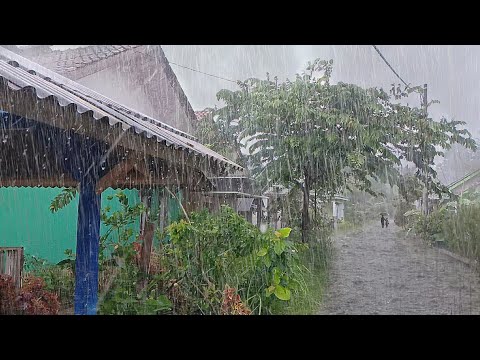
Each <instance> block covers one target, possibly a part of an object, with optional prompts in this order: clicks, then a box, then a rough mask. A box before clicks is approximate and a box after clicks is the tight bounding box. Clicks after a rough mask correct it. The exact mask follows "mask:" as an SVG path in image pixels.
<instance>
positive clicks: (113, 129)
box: [0, 45, 480, 315]
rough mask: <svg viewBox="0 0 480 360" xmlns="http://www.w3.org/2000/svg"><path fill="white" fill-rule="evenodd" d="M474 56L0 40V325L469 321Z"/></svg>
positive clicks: (478, 76)
mask: <svg viewBox="0 0 480 360" xmlns="http://www.w3.org/2000/svg"><path fill="white" fill-rule="evenodd" d="M479 63H480V46H451V45H428V46H427V45H378V46H377V45H342V46H337V45H328V46H327V45H321V46H320V45H311V46H307V45H261V46H260V45H221V46H220V45H163V46H160V45H0V121H1V127H0V138H1V140H2V141H1V142H0V224H1V226H0V228H1V230H2V232H1V236H0V315H74V314H75V315H270V314H274V315H339V314H346V315H352V314H353V315H429V314H432V315H460V314H461V315H465V314H479V313H480V282H479V281H480V277H479V271H480V267H479V266H478V261H479V259H480V155H479V154H478V152H477V146H478V142H479V141H480V140H479V139H480V122H479V121H478V119H477V117H478V114H480V103H479V102H478V100H477V99H476V97H475V95H476V94H478V93H479V91H480V89H479V86H480V73H479V70H478V64H479Z"/></svg>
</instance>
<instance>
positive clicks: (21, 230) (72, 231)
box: [0, 187, 140, 263]
mask: <svg viewBox="0 0 480 360" xmlns="http://www.w3.org/2000/svg"><path fill="white" fill-rule="evenodd" d="M60 191H61V188H13V187H11V188H0V246H23V247H24V248H25V253H26V254H30V255H35V256H37V257H41V258H44V259H47V260H49V261H51V262H54V263H57V262H59V261H61V260H63V259H64V258H65V255H64V251H65V249H72V250H73V251H74V252H75V248H76V237H77V208H78V197H76V198H75V199H74V200H73V201H72V202H71V203H70V204H68V205H67V206H66V207H65V208H63V209H61V210H59V211H58V212H57V213H51V212H50V210H49V206H50V202H51V201H52V199H53V198H54V197H55V196H56V195H57V194H58V193H60ZM116 192H117V190H114V189H111V188H109V189H107V190H105V191H104V192H103V193H102V208H103V207H104V206H106V205H109V206H110V207H111V209H112V211H115V210H119V209H120V204H119V203H118V200H116V198H114V199H113V200H110V201H109V200H107V196H108V195H113V194H115V193H116ZM124 192H125V194H126V195H127V196H128V199H129V201H130V202H131V204H135V203H138V202H139V201H140V200H139V196H138V191H137V190H125V191H124ZM135 229H136V230H137V231H138V230H139V229H140V221H138V222H137V223H136V224H135ZM105 231H106V227H105V226H104V225H103V224H101V228H100V233H101V234H103V233H104V232H105Z"/></svg>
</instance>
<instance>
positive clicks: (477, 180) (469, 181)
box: [448, 169, 480, 196]
mask: <svg viewBox="0 0 480 360" xmlns="http://www.w3.org/2000/svg"><path fill="white" fill-rule="evenodd" d="M479 188H480V169H478V170H475V171H473V172H471V173H469V174H467V175H465V176H464V177H462V178H461V179H459V180H457V181H454V182H452V183H451V184H450V185H448V189H449V190H450V191H451V192H452V193H453V194H455V195H459V196H461V195H462V194H463V193H464V192H465V191H467V190H472V189H475V190H476V189H479Z"/></svg>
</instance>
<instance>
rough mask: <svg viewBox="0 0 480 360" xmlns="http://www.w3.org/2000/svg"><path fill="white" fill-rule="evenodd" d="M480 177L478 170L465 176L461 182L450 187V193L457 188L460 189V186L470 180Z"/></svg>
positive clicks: (479, 170)
mask: <svg viewBox="0 0 480 360" xmlns="http://www.w3.org/2000/svg"><path fill="white" fill-rule="evenodd" d="M478 175H480V169H478V170H475V171H473V172H471V173H469V174H467V175H465V176H464V177H463V178H461V179H459V180H456V181H454V182H452V183H451V184H450V185H448V189H449V190H450V191H452V190H454V189H456V188H457V187H459V186H460V185H462V184H464V183H465V182H467V181H468V180H470V179H472V178H474V177H476V176H478Z"/></svg>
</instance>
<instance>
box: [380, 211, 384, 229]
mask: <svg viewBox="0 0 480 360" xmlns="http://www.w3.org/2000/svg"><path fill="white" fill-rule="evenodd" d="M380 222H381V223H382V228H384V227H385V217H384V216H383V214H382V217H381V218H380Z"/></svg>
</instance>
